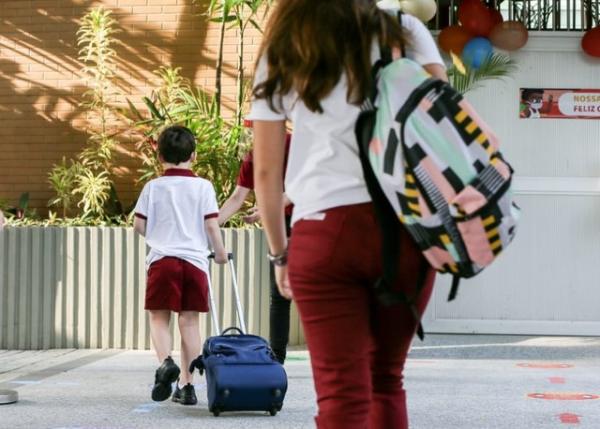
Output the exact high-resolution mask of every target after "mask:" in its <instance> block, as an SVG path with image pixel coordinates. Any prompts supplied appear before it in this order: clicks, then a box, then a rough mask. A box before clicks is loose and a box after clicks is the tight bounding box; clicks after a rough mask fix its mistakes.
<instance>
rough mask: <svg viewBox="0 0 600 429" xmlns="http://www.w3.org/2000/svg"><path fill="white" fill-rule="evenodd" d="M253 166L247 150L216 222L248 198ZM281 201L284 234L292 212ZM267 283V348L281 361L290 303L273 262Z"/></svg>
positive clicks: (253, 217) (254, 215)
mask: <svg viewBox="0 0 600 429" xmlns="http://www.w3.org/2000/svg"><path fill="white" fill-rule="evenodd" d="M290 139H291V135H289V134H288V135H287V138H286V148H287V150H289V144H290ZM253 174H254V168H253V159H252V152H249V153H248V154H247V155H246V156H245V158H244V160H243V161H242V165H241V167H240V172H239V174H238V178H237V185H236V187H235V189H234V191H233V193H232V194H231V195H230V196H229V198H228V199H227V201H225V203H223V206H222V207H221V209H220V210H219V219H218V220H219V225H223V224H224V223H225V222H227V220H228V219H229V218H231V216H233V215H234V214H235V213H237V212H238V211H239V210H240V208H241V207H242V205H243V204H244V201H246V199H247V198H248V196H249V195H250V193H251V192H252V191H253V190H254V176H253ZM285 202H286V205H285V208H284V210H285V218H286V229H287V234H288V236H289V235H290V221H291V215H292V205H291V204H289V200H286V201H285ZM243 220H244V222H246V223H255V222H257V221H259V220H260V218H259V215H258V211H257V210H256V208H253V209H252V210H251V211H250V213H248V214H247V215H246V216H244V217H243ZM269 283H270V288H271V290H270V305H269V331H270V334H269V342H270V343H271V349H272V350H273V353H275V357H276V359H277V360H278V361H279V362H280V363H282V364H283V363H284V361H285V357H286V349H287V344H288V341H289V336H290V334H289V333H290V305H291V301H289V300H288V299H286V298H284V297H282V296H281V294H280V293H279V290H278V289H277V282H276V281H275V272H274V269H273V265H272V264H270V266H269Z"/></svg>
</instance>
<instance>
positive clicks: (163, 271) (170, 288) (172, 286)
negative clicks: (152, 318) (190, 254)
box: [144, 256, 208, 313]
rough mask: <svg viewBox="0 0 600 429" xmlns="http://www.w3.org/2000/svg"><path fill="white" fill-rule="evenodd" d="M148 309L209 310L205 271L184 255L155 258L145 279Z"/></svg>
mask: <svg viewBox="0 0 600 429" xmlns="http://www.w3.org/2000/svg"><path fill="white" fill-rule="evenodd" d="M144 308H145V309H146V310H171V311H176V312H180V311H198V312H203V313H205V312H207V311H208V279H207V277H206V273H205V272H204V271H202V270H201V269H199V268H197V267H196V266H194V265H192V264H190V263H189V262H187V261H184V260H183V259H179V258H174V257H170V256H168V257H165V258H162V259H159V260H158V261H156V262H153V263H152V264H151V265H150V269H149V270H148V280H147V283H146V303H145V305H144Z"/></svg>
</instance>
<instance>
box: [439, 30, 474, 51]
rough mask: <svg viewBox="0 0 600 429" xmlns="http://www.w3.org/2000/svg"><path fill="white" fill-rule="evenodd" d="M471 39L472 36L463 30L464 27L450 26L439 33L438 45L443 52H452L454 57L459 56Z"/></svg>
mask: <svg viewBox="0 0 600 429" xmlns="http://www.w3.org/2000/svg"><path fill="white" fill-rule="evenodd" d="M472 38H473V35H472V34H471V33H469V32H468V31H467V30H465V29H464V27H461V26H460V25H451V26H450V27H446V28H444V29H443V30H442V31H440V34H439V36H438V44H439V45H440V48H442V50H444V51H445V52H448V53H450V51H452V52H454V53H455V54H456V55H460V54H461V53H462V51H463V48H464V47H465V45H466V44H467V42H468V41H469V40H471V39H472Z"/></svg>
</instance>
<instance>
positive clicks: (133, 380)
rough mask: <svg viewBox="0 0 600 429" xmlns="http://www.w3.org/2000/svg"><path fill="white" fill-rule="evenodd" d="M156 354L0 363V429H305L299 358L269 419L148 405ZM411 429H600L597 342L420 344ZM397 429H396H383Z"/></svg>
mask: <svg viewBox="0 0 600 429" xmlns="http://www.w3.org/2000/svg"><path fill="white" fill-rule="evenodd" d="M155 366H156V361H155V358H154V355H153V354H152V352H146V351H119V350H76V351H74V350H50V351H41V352H17V351H0V390H1V389H16V390H18V392H19V396H20V400H19V402H18V403H17V404H13V405H2V406H0V429H20V428H23V429H59V428H60V429H76V428H77V429H84V428H85V429H92V428H93V429H134V428H144V429H154V428H156V429H170V428H173V429H175V428H186V427H190V428H215V429H219V428H236V429H244V428H257V429H258V428H260V429H263V428H264V429H270V428H277V429H281V428H285V429H300V428H312V427H314V425H313V420H312V416H313V415H314V413H315V404H314V391H313V384H312V378H311V372H310V365H309V360H308V353H307V352H306V351H301V350H296V351H292V352H290V359H289V360H288V362H287V363H286V370H287V372H288V376H289V390H288V395H287V398H286V402H285V405H284V409H283V410H282V411H281V412H280V413H279V414H278V415H277V416H276V417H270V416H268V415H266V414H262V413H226V414H222V415H221V416H220V417H218V418H215V417H213V416H212V415H211V414H210V413H209V412H208V410H207V408H206V393H205V386H204V380H203V379H200V378H198V379H197V380H196V383H197V386H196V389H197V393H198V398H199V404H198V405H197V406H194V407H184V406H181V405H179V404H175V403H172V402H170V401H165V402H163V403H153V402H152V401H151V400H150V389H151V383H152V381H153V380H152V379H153V373H154V369H155ZM406 386H407V390H408V392H409V395H408V402H409V414H410V419H411V428H414V429H459V428H460V429H496V428H498V429H546V428H548V429H550V428H568V427H577V428H588V429H599V428H600V338H558V337H507V336H461V335H431V334H430V335H428V336H427V337H426V341H425V342H424V343H421V342H419V341H416V342H415V344H414V346H413V349H412V350H411V353H410V355H409V361H408V362H407V368H406ZM382 429H393V428H382Z"/></svg>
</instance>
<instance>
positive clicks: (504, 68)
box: [448, 53, 517, 94]
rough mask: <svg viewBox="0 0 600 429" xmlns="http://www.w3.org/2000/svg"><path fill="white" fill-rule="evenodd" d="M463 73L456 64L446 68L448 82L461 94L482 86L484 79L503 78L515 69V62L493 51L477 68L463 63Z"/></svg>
mask: <svg viewBox="0 0 600 429" xmlns="http://www.w3.org/2000/svg"><path fill="white" fill-rule="evenodd" d="M464 68H465V73H462V72H461V71H460V70H459V68H458V67H457V66H456V65H452V66H451V67H450V68H449V69H448V78H449V80H450V84H451V85H452V86H453V87H454V88H455V89H456V90H457V91H458V92H460V93H461V94H465V93H467V92H469V91H472V90H473V89H476V88H479V87H481V86H482V82H483V81H485V80H493V79H503V78H506V77H508V76H510V75H511V74H512V73H513V72H515V71H516V69H517V63H516V62H515V61H514V60H513V59H512V58H510V57H509V56H508V55H506V54H499V53H494V54H492V55H491V56H490V57H489V58H488V59H487V60H485V61H484V62H483V63H482V64H481V66H480V67H479V68H478V69H474V68H472V67H470V66H469V65H467V64H465V65H464Z"/></svg>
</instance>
